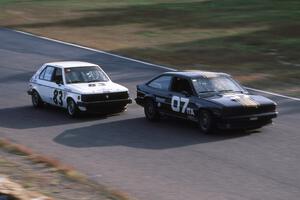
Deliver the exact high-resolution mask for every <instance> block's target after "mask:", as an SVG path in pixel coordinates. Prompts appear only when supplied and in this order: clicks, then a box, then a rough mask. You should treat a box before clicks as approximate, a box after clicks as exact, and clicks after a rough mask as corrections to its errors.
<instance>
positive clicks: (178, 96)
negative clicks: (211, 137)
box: [135, 71, 278, 133]
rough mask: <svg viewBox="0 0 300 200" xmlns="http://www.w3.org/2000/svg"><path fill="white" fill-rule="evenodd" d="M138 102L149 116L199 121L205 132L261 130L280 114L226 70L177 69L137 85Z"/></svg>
mask: <svg viewBox="0 0 300 200" xmlns="http://www.w3.org/2000/svg"><path fill="white" fill-rule="evenodd" d="M135 100H136V103H137V104H139V105H141V106H143V107H144V111H145V115H146V118H147V119H149V120H151V121H155V120H158V119H159V118H160V117H161V116H164V115H166V116H174V117H178V118H183V119H188V120H192V121H195V122H197V123H199V127H200V129H201V131H202V132H204V133H208V132H211V131H213V130H215V129H257V128H260V127H262V126H264V125H266V124H269V123H271V122H272V119H273V118H275V117H276V116H277V114H278V113H277V111H276V103H275V102H273V101H271V100H270V99H268V98H266V97H263V96H258V95H251V94H249V92H248V91H247V90H246V89H244V88H243V87H242V86H241V85H240V84H238V83H237V82H236V81H234V80H233V79H232V78H231V76H230V75H228V74H225V73H215V72H204V71H176V72H166V73H163V74H161V75H159V76H157V77H155V78H153V79H152V80H150V81H148V82H146V83H144V84H140V85H137V98H136V99H135Z"/></svg>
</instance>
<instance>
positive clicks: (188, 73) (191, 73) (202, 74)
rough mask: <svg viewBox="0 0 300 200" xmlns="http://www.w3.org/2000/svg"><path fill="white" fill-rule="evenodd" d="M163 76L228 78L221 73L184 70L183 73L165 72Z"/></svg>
mask: <svg viewBox="0 0 300 200" xmlns="http://www.w3.org/2000/svg"><path fill="white" fill-rule="evenodd" d="M163 74H169V75H173V76H180V77H185V78H199V77H204V78H210V77H217V76H230V75H229V74H226V73H222V72H210V71H201V70H185V71H174V72H165V73H163Z"/></svg>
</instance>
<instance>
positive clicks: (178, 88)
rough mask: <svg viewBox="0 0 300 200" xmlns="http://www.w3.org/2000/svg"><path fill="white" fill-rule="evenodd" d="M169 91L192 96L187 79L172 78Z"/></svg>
mask: <svg viewBox="0 0 300 200" xmlns="http://www.w3.org/2000/svg"><path fill="white" fill-rule="evenodd" d="M171 90H172V91H173V92H178V93H188V94H190V95H192V94H193V90H192V88H191V85H190V83H189V81H188V80H187V79H184V78H179V77H174V79H173V81H172V87H171Z"/></svg>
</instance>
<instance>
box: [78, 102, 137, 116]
mask: <svg viewBox="0 0 300 200" xmlns="http://www.w3.org/2000/svg"><path fill="white" fill-rule="evenodd" d="M131 103H132V100H131V99H117V100H109V101H97V102H77V106H78V107H79V109H80V110H82V111H86V112H94V113H102V112H111V111H119V110H122V109H124V108H125V107H126V105H127V104H131Z"/></svg>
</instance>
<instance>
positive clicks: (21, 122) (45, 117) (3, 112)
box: [0, 106, 119, 129]
mask: <svg viewBox="0 0 300 200" xmlns="http://www.w3.org/2000/svg"><path fill="white" fill-rule="evenodd" d="M118 114H119V113H115V114H114V113H112V114H107V115H99V114H98V115H82V116H80V117H79V118H70V117H68V116H67V114H66V111H65V110H64V109H61V108H56V107H53V106H44V107H43V108H41V109H35V108H33V107H32V106H23V107H14V108H4V109H0V128H1V127H4V128H12V129H30V128H39V127H49V126H57V125H64V124H73V123H81V122H86V121H94V120H99V119H105V118H107V117H109V116H112V115H118Z"/></svg>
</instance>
